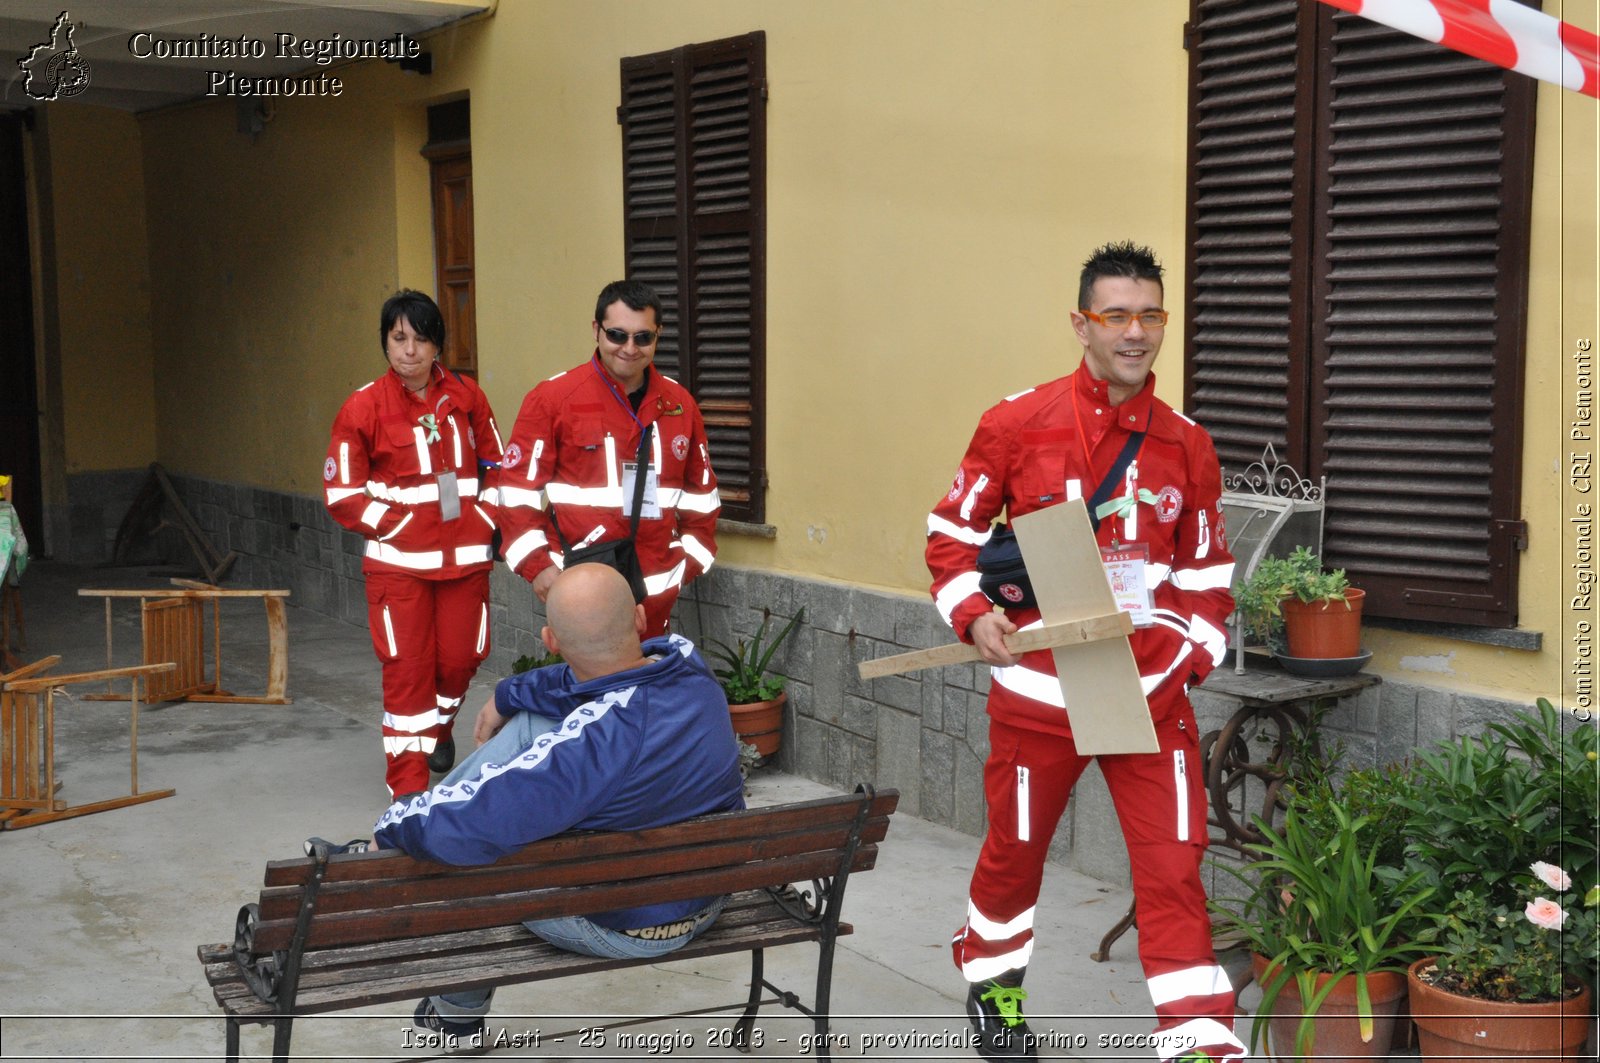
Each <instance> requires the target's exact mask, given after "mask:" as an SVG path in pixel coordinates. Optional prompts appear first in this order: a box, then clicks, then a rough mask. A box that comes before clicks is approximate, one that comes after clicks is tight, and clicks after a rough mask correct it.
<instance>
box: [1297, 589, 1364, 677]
mask: <svg viewBox="0 0 1600 1063" xmlns="http://www.w3.org/2000/svg"><path fill="white" fill-rule="evenodd" d="M1366 596H1367V592H1366V591H1363V590H1357V589H1356V588H1354V587H1351V588H1350V589H1349V590H1347V591H1345V600H1344V601H1342V602H1302V601H1301V600H1300V599H1298V598H1289V599H1288V600H1286V601H1285V602H1284V603H1283V604H1282V605H1281V606H1280V607H1279V608H1281V609H1282V611H1283V626H1284V630H1285V632H1286V633H1287V635H1288V637H1289V656H1291V657H1321V658H1331V659H1335V660H1337V659H1342V658H1345V657H1354V656H1356V655H1357V654H1358V653H1360V652H1361V602H1362V600H1363V599H1364V598H1366ZM1347 605H1348V606H1349V608H1348V609H1347V608H1345V606H1347Z"/></svg>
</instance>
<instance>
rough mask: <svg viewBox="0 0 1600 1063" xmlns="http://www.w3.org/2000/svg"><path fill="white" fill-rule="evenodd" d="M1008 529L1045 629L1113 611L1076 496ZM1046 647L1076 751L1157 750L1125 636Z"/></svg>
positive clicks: (1015, 521)
mask: <svg viewBox="0 0 1600 1063" xmlns="http://www.w3.org/2000/svg"><path fill="white" fill-rule="evenodd" d="M1011 526H1012V527H1013V528H1014V529H1016V533H1017V545H1018V546H1020V547H1021V548H1022V557H1023V560H1024V561H1026V562H1027V566H1028V580H1029V582H1030V583H1032V584H1033V593H1034V597H1035V598H1037V599H1038V601H1039V612H1040V613H1041V614H1042V615H1043V617H1044V622H1045V624H1046V625H1047V626H1048V625H1051V624H1061V623H1067V622H1069V621H1074V620H1084V619H1087V618H1089V617H1095V616H1104V615H1105V614H1107V613H1114V612H1116V611H1117V603H1116V599H1115V598H1113V597H1112V594H1111V586H1110V584H1108V583H1107V582H1106V578H1105V569H1104V567H1103V566H1102V564H1101V562H1100V548H1099V546H1098V545H1097V544H1096V543H1095V539H1094V530H1093V528H1092V527H1091V525H1090V524H1089V511H1088V509H1087V507H1086V506H1085V505H1084V503H1083V501H1082V500H1081V499H1074V500H1072V501H1070V502H1063V503H1062V504H1061V505H1058V506H1050V507H1049V508H1047V509H1040V510H1035V511H1034V512H1032V513H1028V514H1025V515H1023V516H1020V517H1015V518H1013V519H1012V521H1011ZM1050 652H1051V654H1052V656H1054V657H1055V662H1056V674H1057V675H1058V676H1059V677H1060V680H1061V693H1062V697H1063V699H1064V700H1065V701H1066V706H1067V719H1068V721H1069V722H1070V723H1071V725H1072V739H1073V742H1074V744H1076V746H1077V747H1078V752H1079V753H1082V754H1084V755H1086V756H1094V755H1098V754H1101V753H1155V752H1158V751H1159V750H1160V748H1161V745H1160V743H1159V742H1158V741H1157V740H1156V729H1155V725H1154V724H1153V723H1151V722H1150V707H1149V705H1148V704H1147V703H1146V702H1145V697H1144V688H1143V686H1142V684H1141V683H1140V681H1139V666H1138V665H1137V664H1136V663H1135V662H1134V659H1133V650H1132V648H1131V647H1130V646H1129V645H1128V640H1127V639H1122V638H1117V639H1104V640H1100V641H1096V642H1086V643H1083V644H1082V645H1077V646H1071V645H1069V646H1057V647H1055V648H1054V649H1052V650H1051V651H1050Z"/></svg>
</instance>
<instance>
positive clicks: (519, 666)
mask: <svg viewBox="0 0 1600 1063" xmlns="http://www.w3.org/2000/svg"><path fill="white" fill-rule="evenodd" d="M564 661H565V658H563V657H562V656H561V654H559V653H545V654H542V655H540V656H538V657H535V656H533V655H532V654H528V653H525V654H523V655H522V656H521V657H518V658H517V659H516V660H514V661H512V662H511V672H512V674H513V675H516V674H519V673H522V672H529V671H532V670H533V669H535V668H547V667H549V666H550V665H552V664H561V663H563V662H564Z"/></svg>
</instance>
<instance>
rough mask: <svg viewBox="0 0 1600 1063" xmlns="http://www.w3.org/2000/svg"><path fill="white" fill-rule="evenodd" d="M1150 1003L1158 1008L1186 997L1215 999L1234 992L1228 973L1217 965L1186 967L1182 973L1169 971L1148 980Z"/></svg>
mask: <svg viewBox="0 0 1600 1063" xmlns="http://www.w3.org/2000/svg"><path fill="white" fill-rule="evenodd" d="M1148 984H1149V987H1150V1002H1151V1003H1152V1004H1154V1005H1156V1006H1157V1007H1160V1006H1161V1005H1162V1004H1171V1003H1172V1002H1173V1001H1175V1000H1182V999H1183V998H1184V997H1214V996H1218V995H1220V994H1222V993H1231V992H1233V985H1232V983H1230V982H1229V981H1228V972H1227V971H1225V970H1223V969H1222V968H1221V967H1218V966H1217V965H1216V964H1201V965H1199V966H1196V967H1185V968H1184V969H1183V970H1181V971H1168V972H1167V973H1166V974H1158V975H1154V976H1152V977H1151V978H1150V979H1149V980H1148Z"/></svg>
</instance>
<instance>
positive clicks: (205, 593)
mask: <svg viewBox="0 0 1600 1063" xmlns="http://www.w3.org/2000/svg"><path fill="white" fill-rule="evenodd" d="M289 596H290V592H289V591H286V590H260V591H255V590H233V591H229V590H221V589H215V588H214V589H207V590H200V589H197V588H193V587H183V588H176V589H173V590H167V589H165V588H150V589H148V590H135V589H131V588H115V589H111V588H107V589H102V590H94V589H92V588H89V587H83V588H80V589H79V590H78V597H80V598H207V599H210V598H287V597H289Z"/></svg>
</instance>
